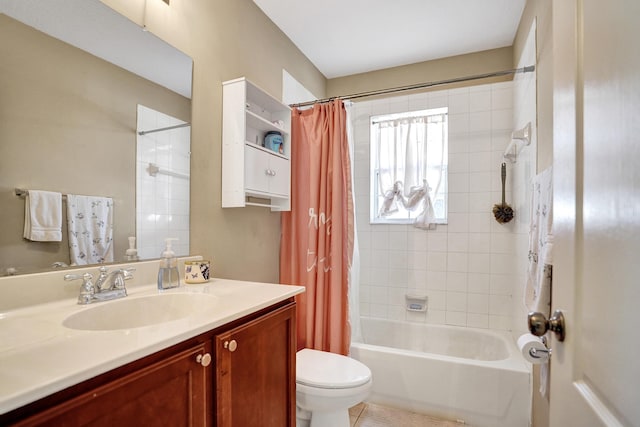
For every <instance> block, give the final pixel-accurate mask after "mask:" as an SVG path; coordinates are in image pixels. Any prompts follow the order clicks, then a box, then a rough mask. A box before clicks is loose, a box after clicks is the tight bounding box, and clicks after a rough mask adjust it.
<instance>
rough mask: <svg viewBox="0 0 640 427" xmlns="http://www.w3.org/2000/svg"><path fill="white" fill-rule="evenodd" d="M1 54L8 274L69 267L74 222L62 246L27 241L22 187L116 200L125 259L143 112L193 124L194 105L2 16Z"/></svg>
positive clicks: (119, 247) (3, 262)
mask: <svg viewBox="0 0 640 427" xmlns="http://www.w3.org/2000/svg"><path fill="white" fill-rule="evenodd" d="M0 57H1V58H2V66H1V67H0V94H2V95H1V96H0V275H2V273H3V272H4V270H5V269H6V268H7V267H15V268H17V269H18V270H19V271H20V272H27V271H35V270H38V269H41V268H45V267H48V266H49V265H50V264H51V263H53V262H55V261H62V262H65V263H69V247H68V242H67V236H66V225H65V224H64V222H65V220H66V215H63V241H62V242H59V243H58V242H47V243H39V242H30V241H27V240H25V239H23V238H22V230H23V226H24V220H23V219H24V199H21V198H18V197H16V195H15V192H14V188H15V187H21V188H26V189H34V190H35V189H39V190H51V191H60V192H62V193H73V194H88V195H98V196H100V195H103V196H109V197H113V198H114V201H115V209H114V246H115V248H114V249H115V251H114V253H115V255H116V256H117V254H121V255H123V254H124V250H125V249H126V247H127V236H133V235H135V231H136V228H135V217H136V215H135V200H136V198H135V182H136V169H135V156H136V134H135V129H136V105H137V104H138V103H142V104H144V105H146V106H149V107H152V108H155V109H157V110H160V111H163V112H165V113H167V114H170V115H173V116H175V117H178V118H181V119H183V120H186V121H189V120H190V114H191V112H190V104H191V103H190V101H189V99H187V98H184V97H182V96H180V95H177V94H175V93H173V92H171V91H169V90H167V89H165V88H162V87H160V86H158V85H156V84H154V83H152V82H150V81H147V80H145V79H142V78H140V77H138V76H136V75H134V74H131V73H129V72H127V71H125V70H123V69H121V68H118V67H116V66H114V65H112V64H110V63H108V62H105V61H103V60H101V59H99V58H97V57H94V56H92V55H90V54H88V53H86V52H83V51H81V50H80V49H77V48H75V47H73V46H70V45H67V44H65V43H63V42H61V41H59V40H56V39H54V38H51V37H49V36H47V35H45V34H43V33H41V32H38V31H36V30H34V29H32V28H30V27H28V26H26V25H24V24H21V23H20V22H18V21H15V20H13V19H11V18H9V17H7V16H6V15H1V14H0ZM65 208H66V205H64V204H63V211H64V210H65Z"/></svg>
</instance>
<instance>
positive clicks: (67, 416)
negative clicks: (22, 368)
mask: <svg viewBox="0 0 640 427" xmlns="http://www.w3.org/2000/svg"><path fill="white" fill-rule="evenodd" d="M210 351H211V344H210V342H202V343H198V344H196V345H194V346H193V347H191V348H188V349H186V350H182V351H178V352H176V353H175V354H173V355H167V356H166V357H165V358H164V359H163V360H161V361H159V362H155V363H151V364H149V365H147V366H142V367H139V368H137V369H136V370H135V371H133V372H131V373H129V374H126V375H123V376H122V377H119V378H117V379H113V380H110V381H108V382H107V383H105V384H103V385H100V386H97V387H95V388H92V389H90V390H88V391H84V392H79V393H78V394H77V395H75V396H73V397H69V398H68V400H64V401H62V402H60V403H58V404H55V405H53V406H51V407H49V408H47V409H44V410H42V411H41V412H39V413H37V414H35V415H32V416H30V417H28V418H26V419H24V420H22V421H20V422H18V423H17V424H16V425H17V426H96V427H97V426H105V427H112V426H128V425H158V426H161V425H164V426H193V427H205V426H209V425H211V424H210V421H209V417H210V415H209V413H210V411H208V410H207V409H208V407H209V408H210V407H211V405H207V403H208V401H209V400H210V392H209V391H208V390H211V368H210V367H209V368H206V367H204V366H202V364H201V357H202V356H203V355H205V354H209V355H210ZM198 356H200V357H198ZM134 363H136V362H134ZM61 398H62V396H61ZM132 422H135V424H132Z"/></svg>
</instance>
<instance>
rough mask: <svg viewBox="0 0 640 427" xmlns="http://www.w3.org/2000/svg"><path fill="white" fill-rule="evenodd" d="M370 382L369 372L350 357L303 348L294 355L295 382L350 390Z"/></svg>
mask: <svg viewBox="0 0 640 427" xmlns="http://www.w3.org/2000/svg"><path fill="white" fill-rule="evenodd" d="M370 380H371V371H370V370H369V368H367V367H366V366H365V365H363V364H362V363H360V362H358V361H357V360H355V359H352V358H350V357H346V356H342V355H340V354H335V353H329V352H326V351H318V350H311V349H309V348H305V349H302V350H300V351H299V352H298V353H297V354H296V382H297V383H300V384H304V385H307V386H310V387H318V388H351V387H357V386H360V385H362V384H366V383H367V382H369V381H370Z"/></svg>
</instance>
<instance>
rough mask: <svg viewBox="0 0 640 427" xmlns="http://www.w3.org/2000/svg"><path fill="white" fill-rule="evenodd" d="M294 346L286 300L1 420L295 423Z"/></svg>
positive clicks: (194, 425) (272, 426)
mask: <svg viewBox="0 0 640 427" xmlns="http://www.w3.org/2000/svg"><path fill="white" fill-rule="evenodd" d="M232 342H233V344H232ZM295 350H296V346H295V303H294V302H293V300H287V301H282V302H281V303H278V304H276V305H274V306H272V307H270V308H267V309H264V310H261V311H259V312H257V313H254V314H251V315H248V316H246V317H244V318H242V319H239V320H236V321H234V322H231V323H230V324H228V325H225V326H222V327H220V328H217V329H215V330H213V331H210V332H208V333H205V334H202V335H200V336H198V337H195V338H192V339H190V340H187V341H185V342H182V343H180V344H177V345H175V346H172V347H170V348H168V349H165V350H162V351H159V352H157V353H154V354H152V355H150V356H147V357H145V358H143V359H140V360H137V361H135V362H132V363H129V364H127V365H125V366H123V367H120V368H117V369H114V370H113V371H110V372H107V373H105V374H102V375H99V376H97V377H95V378H92V379H90V380H87V381H85V382H82V383H80V384H77V385H75V386H73V387H70V388H68V389H66V390H63V391H60V392H58V393H55V394H53V395H51V396H48V397H46V398H44V399H41V400H39V401H36V402H34V403H32V404H29V405H26V406H24V407H22V408H19V409H16V410H14V411H12V412H10V413H8V414H4V415H0V425H7V426H8V425H12V426H105V427H112V426H134V425H136V426H143V425H144V426H146V425H150V426H171V427H180V426H189V427H201V426H202V427H205V426H206V427H208V426H219V427H223V426H224V427H231V426H234V427H240V426H242V427H252V426H256V427H258V426H259V427H286V426H288V427H294V426H295Z"/></svg>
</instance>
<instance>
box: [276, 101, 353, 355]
mask: <svg viewBox="0 0 640 427" xmlns="http://www.w3.org/2000/svg"><path fill="white" fill-rule="evenodd" d="M291 141H292V149H291V152H292V158H291V212H284V213H283V214H282V238H281V244H280V281H281V282H282V283H285V284H292V285H302V286H305V287H306V292H305V293H303V294H302V295H300V296H299V297H298V299H297V302H298V311H297V313H298V316H297V319H298V320H297V324H298V348H313V349H316V350H324V351H330V352H333V353H339V354H345V355H346V354H347V353H348V352H349V344H350V327H349V317H348V316H349V313H348V305H347V291H348V274H349V268H350V266H351V256H352V251H353V238H354V237H353V236H354V230H353V224H354V222H353V201H352V200H353V199H352V194H351V165H350V160H349V146H348V141H347V128H346V111H345V108H344V105H343V103H342V101H340V100H336V101H333V102H331V103H326V104H316V105H315V106H314V107H313V108H311V109H308V110H304V111H301V110H298V109H294V110H293V112H292V119H291Z"/></svg>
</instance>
